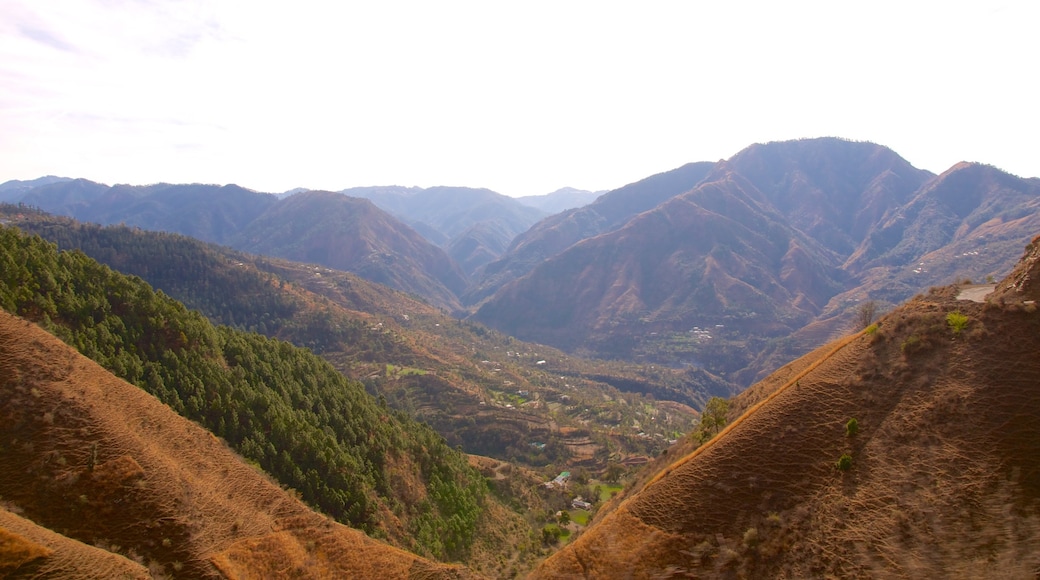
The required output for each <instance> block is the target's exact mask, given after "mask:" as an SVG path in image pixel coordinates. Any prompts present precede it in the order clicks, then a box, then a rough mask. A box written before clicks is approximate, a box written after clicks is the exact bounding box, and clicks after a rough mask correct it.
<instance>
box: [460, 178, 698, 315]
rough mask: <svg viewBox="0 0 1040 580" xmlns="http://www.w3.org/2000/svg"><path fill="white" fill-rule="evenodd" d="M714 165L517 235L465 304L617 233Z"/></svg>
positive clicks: (619, 194)
mask: <svg viewBox="0 0 1040 580" xmlns="http://www.w3.org/2000/svg"><path fill="white" fill-rule="evenodd" d="M712 165H713V164H712V163H709V162H700V163H688V164H686V165H684V166H682V167H679V168H677V169H673V170H671V171H665V172H664V173H659V174H657V175H652V176H650V177H647V178H646V179H642V180H639V181H637V182H635V183H630V184H628V185H626V186H624V187H621V188H618V189H615V190H613V191H610V192H607V193H604V194H603V195H602V196H600V197H599V198H597V199H596V201H594V202H593V203H591V204H589V205H587V206H584V207H579V208H576V209H573V210H569V211H565V212H562V213H560V214H557V215H553V216H550V217H548V218H546V219H544V220H542V221H540V222H538V223H537V224H535V225H534V226H532V227H531V229H529V230H528V231H526V232H524V233H522V234H520V235H519V236H517V237H516V238H515V239H514V240H513V242H512V244H511V245H510V247H509V249H508V251H507V253H506V254H505V255H503V256H502V257H501V258H500V259H498V260H496V261H494V262H491V263H489V264H488V265H487V266H486V267H485V268H484V271H483V273H482V274H481V279H480V280H479V281H478V282H477V283H476V284H475V286H474V287H473V288H470V289H469V290H468V291H467V292H466V295H465V296H464V297H463V300H464V302H465V303H466V304H477V303H479V302H480V301H482V300H484V299H485V298H487V297H488V296H491V295H492V294H494V293H495V292H496V291H497V290H498V289H499V288H501V287H502V286H504V285H506V284H508V283H509V282H511V281H512V280H515V279H517V278H519V277H521V276H523V275H524V274H526V273H528V272H530V271H531V270H532V269H533V268H534V267H535V266H537V265H538V264H540V263H542V261H544V260H545V259H547V258H550V257H552V256H554V255H556V254H558V253H560V252H562V251H563V250H566V249H567V248H568V247H570V246H572V245H574V244H576V243H578V242H580V241H582V240H584V239H587V238H591V237H593V236H596V235H599V234H601V233H604V232H609V231H612V230H615V229H617V228H619V227H621V226H622V225H624V224H625V222H627V221H628V220H629V219H631V218H632V217H633V216H635V215H637V214H639V213H640V212H644V211H647V210H649V209H652V208H654V207H656V206H657V205H658V204H660V203H662V202H664V201H666V200H668V199H670V198H672V197H674V196H676V195H679V194H681V193H684V192H686V191H689V190H690V189H693V187H694V186H695V185H697V184H698V183H699V182H700V181H701V180H702V179H704V176H705V175H707V174H708V171H709V170H710V169H711V168H712Z"/></svg>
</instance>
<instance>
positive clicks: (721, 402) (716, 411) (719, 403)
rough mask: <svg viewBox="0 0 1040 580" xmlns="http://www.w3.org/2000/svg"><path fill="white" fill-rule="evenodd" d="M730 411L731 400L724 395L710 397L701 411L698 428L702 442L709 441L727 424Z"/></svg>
mask: <svg viewBox="0 0 1040 580" xmlns="http://www.w3.org/2000/svg"><path fill="white" fill-rule="evenodd" d="M728 412H729V401H728V400H726V399H723V398H722V397H712V398H710V399H708V402H707V404H705V405H704V410H703V411H701V424H700V427H698V428H697V435H698V437H699V438H700V440H701V443H704V442H707V441H708V440H709V439H711V438H712V437H714V436H716V435H718V434H719V432H720V431H722V428H723V427H725V426H726V413H728Z"/></svg>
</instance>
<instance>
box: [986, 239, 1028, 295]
mask: <svg viewBox="0 0 1040 580" xmlns="http://www.w3.org/2000/svg"><path fill="white" fill-rule="evenodd" d="M992 299H993V300H1004V301H1019V300H1021V301H1023V302H1026V301H1029V300H1032V301H1034V302H1035V301H1036V300H1037V299H1040V236H1037V237H1035V238H1033V241H1032V242H1030V243H1029V245H1028V246H1026V253H1025V255H1024V256H1022V259H1021V260H1019V262H1018V265H1017V266H1015V269H1014V270H1012V271H1011V273H1010V274H1008V276H1007V278H1005V279H1004V281H1003V282H1002V283H1001V284H1000V285H999V286H998V287H997V288H996V289H995V290H994V293H993V296H992Z"/></svg>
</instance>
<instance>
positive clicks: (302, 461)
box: [0, 227, 487, 558]
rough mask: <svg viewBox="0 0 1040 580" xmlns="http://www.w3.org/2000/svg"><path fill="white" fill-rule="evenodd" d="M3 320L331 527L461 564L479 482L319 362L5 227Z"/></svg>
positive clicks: (461, 459)
mask: <svg viewBox="0 0 1040 580" xmlns="http://www.w3.org/2000/svg"><path fill="white" fill-rule="evenodd" d="M0 306H2V307H3V308H4V309H5V310H7V311H10V312H13V313H15V314H18V315H20V316H23V317H25V318H28V319H30V320H33V321H35V322H37V323H39V324H41V325H42V326H43V327H44V328H46V329H47V330H49V331H50V332H52V333H54V334H55V335H57V336H59V337H60V338H62V339H63V340H64V341H66V342H67V343H68V344H70V345H72V346H74V347H75V348H77V349H78V350H79V351H80V352H82V353H83V354H84V355H86V356H88V357H90V358H92V359H94V360H95V361H97V362H98V363H99V364H101V365H102V366H104V367H106V368H108V369H109V370H111V371H112V372H113V373H114V374H116V375H118V376H120V377H122V378H124V379H125V380H127V381H129V382H131V383H133V384H136V385H138V386H140V387H141V388H143V389H145V390H146V391H148V392H149V393H151V394H153V395H154V396H156V397H157V398H158V399H159V400H161V401H162V402H164V403H166V404H167V405H169V406H170V407H171V408H173V409H174V410H176V411H177V412H178V413H180V414H182V415H183V416H185V417H188V418H190V419H192V420H194V421H197V422H199V423H201V424H202V425H204V426H205V427H206V428H208V429H210V430H211V431H212V432H214V433H215V434H217V435H219V436H221V437H223V438H224V439H226V440H227V441H228V443H229V444H230V445H231V446H232V447H234V448H235V449H237V450H238V451H239V452H240V453H241V454H242V455H243V456H244V457H245V458H246V459H248V460H250V461H252V462H255V463H256V464H259V465H260V466H261V467H262V468H263V469H265V470H266V471H268V472H269V473H271V474H272V475H273V476H274V477H275V478H276V479H278V480H279V481H280V482H281V483H282V484H283V485H285V486H288V487H291V488H293V489H295V490H297V491H298V492H299V493H300V495H301V496H302V498H303V499H304V500H305V501H307V502H309V503H311V504H312V505H314V506H316V507H318V508H319V509H321V510H322V511H324V512H325V513H328V514H330V515H332V516H333V517H335V518H336V519H338V520H340V521H343V522H344V523H348V524H350V525H353V526H355V527H358V528H361V529H363V530H366V531H368V532H378V531H379V530H381V529H382V527H381V525H380V524H381V521H380V517H381V516H380V513H381V510H380V509H379V508H380V506H381V505H382V506H385V507H386V508H388V509H390V510H392V511H393V512H394V513H395V514H397V515H398V516H399V517H401V519H402V520H404V521H406V522H407V523H408V525H409V527H410V532H411V536H412V537H413V538H415V542H416V545H415V546H414V547H415V548H416V549H417V550H418V551H420V552H423V553H429V554H431V555H434V556H437V557H441V558H459V557H461V556H463V555H465V553H466V552H467V550H468V548H469V546H470V544H471V542H472V540H473V535H474V529H475V527H476V522H477V519H478V518H479V516H480V513H481V510H482V506H483V502H484V501H485V499H486V494H487V487H486V483H485V482H484V480H483V478H482V477H481V476H480V475H479V473H477V472H476V471H475V470H473V469H472V468H470V467H469V466H468V464H467V462H466V458H465V456H463V455H462V454H461V453H459V452H457V451H455V450H453V449H451V448H450V447H448V446H447V445H446V444H445V442H444V440H443V438H442V437H440V436H439V435H437V434H436V433H435V432H433V431H432V430H431V429H430V428H429V427H427V426H425V425H422V424H419V423H416V422H415V421H413V420H411V419H409V418H408V417H407V416H405V415H403V414H401V413H395V412H393V411H391V410H388V409H387V408H385V407H383V406H380V405H379V404H377V403H376V401H375V400H374V399H373V398H372V397H371V396H370V395H368V394H367V393H365V391H364V389H363V387H362V386H361V385H359V384H358V383H356V382H352V381H350V380H348V379H346V378H345V377H344V376H343V375H341V374H339V373H338V372H336V371H335V369H333V368H332V366H331V365H329V363H327V362H326V361H324V360H322V359H321V358H319V357H317V356H316V355H314V354H313V353H311V352H309V351H307V350H304V349H301V348H298V347H295V346H292V345H290V344H288V343H285V342H281V341H278V340H274V339H270V338H266V337H263V336H260V335H258V334H253V333H246V332H242V331H240V330H235V329H232V328H229V327H224V326H221V327H216V326H214V325H212V324H211V323H210V322H209V321H208V320H207V319H206V318H204V317H203V316H202V315H200V314H198V313H197V312H194V311H189V310H188V309H186V308H185V307H184V306H183V305H182V304H181V303H179V302H177V301H175V300H173V299H171V298H169V297H167V296H166V295H164V294H163V293H162V292H155V291H153V290H152V288H151V287H150V286H149V285H148V284H146V283H145V282H144V281H143V280H141V279H140V278H137V277H136V276H126V275H123V274H119V273H117V272H115V271H113V270H111V269H110V268H108V267H107V266H104V265H101V264H99V263H97V262H95V261H94V260H92V259H91V258H89V257H87V256H86V255H85V254H83V253H82V252H79V251H68V252H59V251H58V249H57V246H56V245H55V244H52V243H48V242H45V241H43V240H42V239H40V238H38V237H36V236H27V235H23V234H22V233H21V232H19V231H18V230H16V229H14V228H11V227H0ZM258 307H261V308H262V307H265V306H262V305H258ZM391 465H392V467H391ZM402 469H404V470H411V471H412V472H413V474H414V477H415V478H416V479H417V480H418V481H420V482H421V483H422V484H423V485H424V486H425V494H420V495H425V499H423V500H421V501H420V502H419V503H418V504H416V503H414V502H411V503H409V500H408V499H407V498H405V497H404V496H402V495H400V494H399V493H398V491H396V490H394V489H393V486H392V485H391V479H392V477H393V476H394V474H395V473H400V471H399V470H402Z"/></svg>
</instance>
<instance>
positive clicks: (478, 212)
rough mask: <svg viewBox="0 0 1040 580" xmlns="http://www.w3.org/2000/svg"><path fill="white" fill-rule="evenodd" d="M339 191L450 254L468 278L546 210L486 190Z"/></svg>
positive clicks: (388, 187) (389, 189)
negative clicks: (359, 199) (366, 201)
mask: <svg viewBox="0 0 1040 580" xmlns="http://www.w3.org/2000/svg"><path fill="white" fill-rule="evenodd" d="M340 193H343V194H345V195H349V196H353V197H363V198H366V199H370V200H372V202H373V203H375V204H376V205H377V206H378V207H379V208H380V209H382V210H384V211H387V212H390V213H391V214H393V215H394V216H396V217H397V218H399V219H401V220H402V221H404V222H405V223H407V224H408V225H410V226H412V227H413V228H415V229H416V230H417V231H418V232H419V233H421V234H422V235H423V236H425V237H426V238H427V239H428V240H429V241H430V242H432V243H434V244H437V245H439V246H441V247H442V248H444V249H445V250H447V251H448V254H449V255H450V256H451V257H452V258H453V259H454V260H455V261H456V262H458V263H459V264H460V265H461V266H463V271H464V272H465V273H466V274H467V275H471V274H473V273H474V272H476V271H477V270H478V269H479V268H480V267H481V266H483V265H484V264H486V263H488V262H490V261H491V260H492V259H494V258H497V257H498V256H500V255H501V254H502V252H503V251H505V249H506V247H508V246H509V242H511V241H512V240H513V238H515V237H516V236H517V235H519V234H520V233H523V232H525V231H527V229H528V228H530V227H531V226H532V225H534V223H535V222H537V221H538V220H539V219H541V218H542V217H544V216H545V215H546V214H545V212H544V211H541V210H538V209H535V208H532V207H529V206H526V205H524V204H521V203H520V202H519V201H518V200H515V199H513V198H511V197H507V196H504V195H501V194H498V193H495V192H493V191H491V190H489V189H473V188H469V187H430V188H426V189H424V188H421V187H400V186H386V187H355V188H351V189H344V190H343V191H341V192H340Z"/></svg>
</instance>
